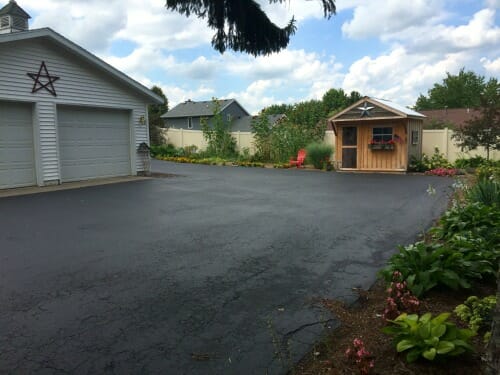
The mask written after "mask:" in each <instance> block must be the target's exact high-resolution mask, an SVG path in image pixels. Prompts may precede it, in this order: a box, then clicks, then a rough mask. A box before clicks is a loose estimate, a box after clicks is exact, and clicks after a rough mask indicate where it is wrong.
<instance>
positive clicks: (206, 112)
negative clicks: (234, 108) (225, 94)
mask: <svg viewBox="0 0 500 375" xmlns="http://www.w3.org/2000/svg"><path fill="white" fill-rule="evenodd" d="M233 101H234V99H221V100H219V103H220V108H221V110H222V109H223V108H225V107H227V106H228V105H229V104H230V103H231V102H233ZM214 108H215V104H214V102H213V101H212V100H206V101H202V102H193V101H191V100H188V101H186V102H183V103H180V104H177V105H176V106H175V107H174V108H172V109H171V110H170V111H168V112H167V113H165V114H163V115H162V116H161V117H162V118H180V117H199V116H213V114H214Z"/></svg>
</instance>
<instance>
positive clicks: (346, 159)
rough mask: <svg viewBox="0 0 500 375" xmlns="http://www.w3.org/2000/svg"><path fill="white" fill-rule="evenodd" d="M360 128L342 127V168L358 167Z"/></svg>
mask: <svg viewBox="0 0 500 375" xmlns="http://www.w3.org/2000/svg"><path fill="white" fill-rule="evenodd" d="M357 155H358V129H357V128H356V127H355V126H345V127H342V168H357V164H358V162H357V159H358V158H357Z"/></svg>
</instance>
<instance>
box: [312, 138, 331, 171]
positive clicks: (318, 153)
mask: <svg viewBox="0 0 500 375" xmlns="http://www.w3.org/2000/svg"><path fill="white" fill-rule="evenodd" d="M306 152H307V160H309V162H310V163H311V164H312V165H314V168H316V169H323V167H324V166H325V165H326V163H327V162H329V161H330V156H331V155H332V152H333V147H332V146H331V145H329V144H326V143H311V144H309V145H308V146H307V147H306Z"/></svg>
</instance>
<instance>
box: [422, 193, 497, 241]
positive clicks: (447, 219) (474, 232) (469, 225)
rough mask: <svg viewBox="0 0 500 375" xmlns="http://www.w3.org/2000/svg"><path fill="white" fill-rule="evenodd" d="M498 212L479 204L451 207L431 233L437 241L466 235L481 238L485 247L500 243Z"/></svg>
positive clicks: (493, 208) (494, 208) (495, 209)
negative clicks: (484, 242)
mask: <svg viewBox="0 0 500 375" xmlns="http://www.w3.org/2000/svg"><path fill="white" fill-rule="evenodd" d="M499 225H500V210H499V209H498V208H497V207H491V206H485V205H484V204H481V203H479V202H475V203H469V204H466V205H465V206H457V207H453V208H451V209H450V210H448V211H446V212H445V213H444V215H443V216H442V217H441V219H440V220H439V225H438V226H437V227H435V228H433V229H431V233H432V234H433V235H434V237H435V238H437V239H439V240H448V239H450V238H452V237H453V236H455V235H456V234H464V233H465V234H466V235H467V236H468V237H469V238H483V239H484V240H485V241H486V245H487V246H498V244H499V243H500V233H499V231H498V227H499Z"/></svg>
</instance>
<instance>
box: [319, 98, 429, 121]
mask: <svg viewBox="0 0 500 375" xmlns="http://www.w3.org/2000/svg"><path fill="white" fill-rule="evenodd" d="M381 118H420V119H423V118H425V116H424V115H423V114H421V113H418V112H416V111H414V110H412V109H409V108H407V107H405V106H402V105H400V104H397V103H394V102H391V101H390V100H385V99H375V98H370V97H368V96H365V97H364V98H362V99H361V100H359V101H357V102H356V103H354V104H353V105H351V106H350V107H348V108H346V109H344V110H343V111H341V112H339V113H337V114H336V115H335V116H333V117H331V118H330V119H329V120H328V121H332V122H337V121H350V120H371V119H381Z"/></svg>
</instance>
